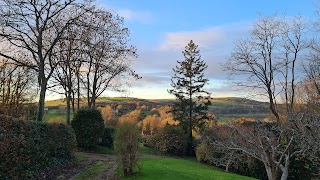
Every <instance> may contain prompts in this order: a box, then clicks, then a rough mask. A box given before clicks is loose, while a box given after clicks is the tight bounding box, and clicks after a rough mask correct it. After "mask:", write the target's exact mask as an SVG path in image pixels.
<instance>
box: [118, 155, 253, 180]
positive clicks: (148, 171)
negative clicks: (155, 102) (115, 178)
mask: <svg viewBox="0 0 320 180" xmlns="http://www.w3.org/2000/svg"><path fill="white" fill-rule="evenodd" d="M140 163H141V164H142V172H141V173H139V174H138V175H137V176H134V177H130V178H123V180H149V179H152V180H163V179H166V180H171V179H172V180H179V179H184V180H197V179H199V180H202V179H212V180H234V179H237V180H251V179H254V178H250V177H245V176H240V175H236V174H232V173H225V172H222V171H219V170H216V169H213V168H212V167H210V166H208V165H204V164H201V163H199V162H197V161H194V160H187V159H173V158H144V159H141V160H140Z"/></svg>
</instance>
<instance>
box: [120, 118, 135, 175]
mask: <svg viewBox="0 0 320 180" xmlns="http://www.w3.org/2000/svg"><path fill="white" fill-rule="evenodd" d="M114 143H115V144H114V145H115V152H116V154H117V155H118V163H119V166H120V167H121V169H122V170H123V174H124V176H125V177H127V176H130V175H132V174H133V169H134V168H135V167H138V168H139V165H138V164H137V162H138V148H139V130H138V128H137V127H136V126H135V125H133V124H130V123H129V122H124V123H122V124H120V125H119V126H118V127H117V129H116V134H115V142H114Z"/></svg>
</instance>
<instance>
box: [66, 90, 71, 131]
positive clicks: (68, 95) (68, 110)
mask: <svg viewBox="0 0 320 180" xmlns="http://www.w3.org/2000/svg"><path fill="white" fill-rule="evenodd" d="M66 100H67V125H70V109H71V108H70V102H71V93H70V92H68V93H67V97H66Z"/></svg>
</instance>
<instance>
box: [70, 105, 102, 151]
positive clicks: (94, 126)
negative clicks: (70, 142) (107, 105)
mask: <svg viewBox="0 0 320 180" xmlns="http://www.w3.org/2000/svg"><path fill="white" fill-rule="evenodd" d="M71 126H72V128H73V129H74V131H75V133H76V137H77V145H78V147H81V148H84V149H95V148H96V147H97V145H98V142H99V139H100V138H101V137H102V133H103V128H104V122H103V119H102V116H101V114H100V112H99V111H97V110H94V109H89V110H84V109H83V110H79V111H78V112H77V113H76V114H75V115H74V118H73V120H72V121H71Z"/></svg>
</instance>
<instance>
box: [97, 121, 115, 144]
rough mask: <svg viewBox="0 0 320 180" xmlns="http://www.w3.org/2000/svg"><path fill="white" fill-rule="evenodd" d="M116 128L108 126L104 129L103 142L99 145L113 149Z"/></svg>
mask: <svg viewBox="0 0 320 180" xmlns="http://www.w3.org/2000/svg"><path fill="white" fill-rule="evenodd" d="M114 133H115V129H114V127H111V126H107V127H105V128H104V129H103V134H102V137H101V141H100V143H99V145H101V146H105V147H109V148H112V147H113V140H114Z"/></svg>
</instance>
